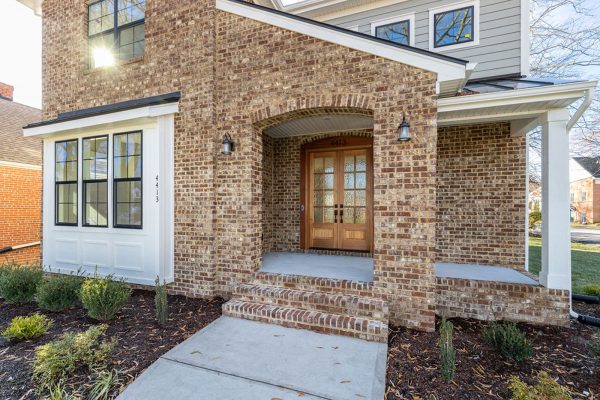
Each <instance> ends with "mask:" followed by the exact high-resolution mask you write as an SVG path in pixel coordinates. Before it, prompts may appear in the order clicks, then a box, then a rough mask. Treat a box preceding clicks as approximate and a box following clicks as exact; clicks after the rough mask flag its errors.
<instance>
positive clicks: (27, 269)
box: [0, 264, 44, 304]
mask: <svg viewBox="0 0 600 400" xmlns="http://www.w3.org/2000/svg"><path fill="white" fill-rule="evenodd" d="M43 276H44V273H43V271H42V268H40V267H39V266H34V265H24V266H19V265H16V264H11V265H5V266H3V267H2V273H1V274H0V296H1V297H3V298H4V299H5V300H6V301H7V302H8V303H17V304H22V303H29V302H32V301H33V297H34V296H35V291H36V289H37V286H38V284H39V283H40V282H41V281H42V278H43Z"/></svg>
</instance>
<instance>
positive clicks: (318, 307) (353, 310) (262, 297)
mask: <svg viewBox="0 0 600 400" xmlns="http://www.w3.org/2000/svg"><path fill="white" fill-rule="evenodd" d="M319 297H321V298H322V296H319ZM233 298H234V299H237V300H241V301H248V302H254V303H264V304H271V305H275V306H279V307H288V308H298V309H302V310H307V311H320V312H325V313H331V314H340V315H349V316H352V317H361V318H367V319H375V320H378V321H382V322H387V321H388V318H389V310H388V307H387V304H383V302H381V301H379V302H372V301H370V299H364V300H365V301H361V300H362V299H357V300H358V301H344V300H341V301H336V302H333V301H331V302H324V301H322V300H321V301H319V298H317V297H315V296H311V295H308V296H302V297H300V298H298V297H292V298H287V297H285V294H283V293H269V292H267V293H264V292H263V293H253V292H247V291H242V290H239V289H236V291H235V294H234V295H233Z"/></svg>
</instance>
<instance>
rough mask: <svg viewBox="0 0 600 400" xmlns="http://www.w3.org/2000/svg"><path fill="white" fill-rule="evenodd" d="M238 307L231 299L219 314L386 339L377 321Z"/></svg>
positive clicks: (259, 306)
mask: <svg viewBox="0 0 600 400" xmlns="http://www.w3.org/2000/svg"><path fill="white" fill-rule="evenodd" d="M238 304H239V303H238V302H236V301H235V300H232V301H229V302H228V303H225V304H224V305H223V315H226V316H230V317H236V318H243V319H248V320H252V321H258V322H264V323H270V324H276V325H281V326H284V327H287V328H295V329H307V330H311V331H314V332H318V333H325V334H332V335H341V336H349V337H353V338H357V339H362V340H368V341H372V342H380V343H386V342H387V340H388V326H387V324H385V323H382V322H380V321H371V323H369V321H368V320H366V319H362V318H354V317H343V316H341V315H335V314H325V313H319V312H309V311H303V310H294V309H289V308H287V309H286V308H280V307H276V306H270V305H265V304H258V303H254V304H252V303H250V304H247V303H245V304H246V306H243V307H239V306H238ZM327 319H329V322H327ZM353 321H354V323H353ZM365 324H366V325H371V327H369V328H365V327H364V325H365ZM361 327H362V328H361Z"/></svg>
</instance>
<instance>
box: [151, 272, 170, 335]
mask: <svg viewBox="0 0 600 400" xmlns="http://www.w3.org/2000/svg"><path fill="white" fill-rule="evenodd" d="M155 283H156V285H155V294H154V305H155V307H156V321H157V322H158V324H159V325H160V326H165V325H166V324H167V320H168V319H169V300H168V298H167V284H166V282H163V284H162V285H161V284H160V279H159V278H158V277H156V281H155Z"/></svg>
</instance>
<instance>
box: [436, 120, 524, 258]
mask: <svg viewBox="0 0 600 400" xmlns="http://www.w3.org/2000/svg"><path fill="white" fill-rule="evenodd" d="M525 151H526V149H525V139H524V138H522V137H512V136H510V124H508V123H495V124H485V125H470V126H455V127H443V128H439V130H438V174H437V176H438V184H437V185H438V190H437V234H436V250H437V258H436V260H437V261H441V262H456V263H472V264H488V265H498V266H506V267H512V268H515V269H524V267H525V209H526V193H525V183H526V182H525V172H526V171H525V168H526V161H525V157H526V154H525Z"/></svg>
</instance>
